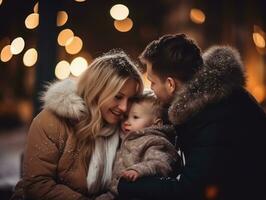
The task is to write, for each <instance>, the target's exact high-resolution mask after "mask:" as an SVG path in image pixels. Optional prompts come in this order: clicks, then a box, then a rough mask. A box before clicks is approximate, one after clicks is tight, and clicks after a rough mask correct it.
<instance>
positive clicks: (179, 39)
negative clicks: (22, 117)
mask: <svg viewBox="0 0 266 200" xmlns="http://www.w3.org/2000/svg"><path fill="white" fill-rule="evenodd" d="M139 58H140V60H141V61H142V63H146V62H147V61H148V62H149V63H151V64H152V70H153V72H154V73H155V74H156V75H158V76H159V77H160V79H161V80H164V79H165V78H166V77H173V78H176V79H178V80H180V81H182V82H186V81H189V80H190V79H191V78H192V77H193V75H194V74H195V72H197V71H198V70H199V68H200V67H201V66H202V65H203V59H202V57H201V50H200V48H199V47H198V45H197V44H196V43H195V42H194V41H193V40H192V39H190V38H188V37H187V36H186V35H185V34H176V35H164V36H162V37H160V38H159V39H158V40H154V41H152V42H151V43H150V44H149V45H148V46H147V47H146V48H145V50H144V51H143V52H142V53H141V55H140V57H139Z"/></svg>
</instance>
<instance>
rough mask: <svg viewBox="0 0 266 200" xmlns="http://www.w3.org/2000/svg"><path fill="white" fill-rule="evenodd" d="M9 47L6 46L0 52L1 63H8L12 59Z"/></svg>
mask: <svg viewBox="0 0 266 200" xmlns="http://www.w3.org/2000/svg"><path fill="white" fill-rule="evenodd" d="M10 48H11V46H10V45H6V46H5V47H4V48H3V49H2V51H1V56H0V57H1V60H2V61H3V62H8V61H9V60H10V59H11V58H12V56H13V55H12V53H11V49H10Z"/></svg>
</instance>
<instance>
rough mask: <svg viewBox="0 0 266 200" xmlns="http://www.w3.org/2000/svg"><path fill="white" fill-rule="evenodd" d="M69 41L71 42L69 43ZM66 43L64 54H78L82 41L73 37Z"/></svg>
mask: <svg viewBox="0 0 266 200" xmlns="http://www.w3.org/2000/svg"><path fill="white" fill-rule="evenodd" d="M69 40H71V41H70V42H69ZM69 40H68V41H67V42H66V43H67V44H66V46H65V48H66V52H67V53H69V54H77V53H78V52H80V50H81V49H82V46H83V42H82V40H81V39H80V38H79V37H78V36H74V37H73V38H70V39H69Z"/></svg>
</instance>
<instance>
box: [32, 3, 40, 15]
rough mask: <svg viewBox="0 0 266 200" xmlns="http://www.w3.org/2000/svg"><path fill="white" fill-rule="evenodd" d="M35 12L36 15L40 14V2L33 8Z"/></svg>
mask: <svg viewBox="0 0 266 200" xmlns="http://www.w3.org/2000/svg"><path fill="white" fill-rule="evenodd" d="M33 12H34V13H38V12H39V2H37V3H36V4H35V6H34V7H33Z"/></svg>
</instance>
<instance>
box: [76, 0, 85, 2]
mask: <svg viewBox="0 0 266 200" xmlns="http://www.w3.org/2000/svg"><path fill="white" fill-rule="evenodd" d="M75 1H76V2H84V1H86V0H75Z"/></svg>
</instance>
